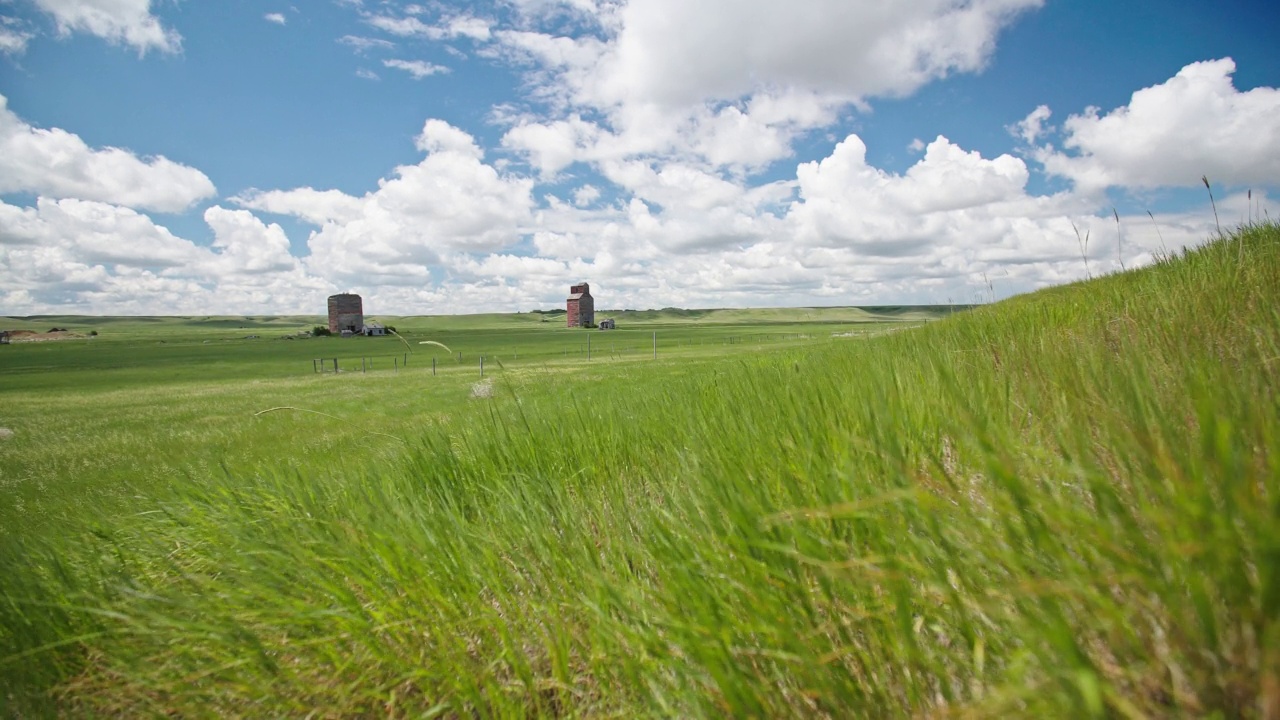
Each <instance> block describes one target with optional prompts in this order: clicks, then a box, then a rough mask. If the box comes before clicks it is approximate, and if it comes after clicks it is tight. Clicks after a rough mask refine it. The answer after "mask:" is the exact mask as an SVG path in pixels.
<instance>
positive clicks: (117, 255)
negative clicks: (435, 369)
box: [0, 0, 1280, 315]
mask: <svg viewBox="0 0 1280 720" xmlns="http://www.w3.org/2000/svg"><path fill="white" fill-rule="evenodd" d="M1277 37H1280V11H1276V10H1275V9H1273V8H1270V7H1268V6H1267V5H1265V4H1264V3H1260V2H1257V3H1246V2H1222V3H1216V4H1209V3H1167V2H1151V1H1149V0H1141V1H1136V2H1125V3H1104V2H1099V1H1095V0H1079V1H1075V2H1065V1H1059V2H1053V1H1041V0H903V1H902V2H897V3H893V4H884V3H869V2H867V3H863V2H853V1H851V0H807V2H806V3H801V4H796V3H781V2H777V1H776V0H702V1H701V2H688V0H496V1H490V2H477V3H423V2H418V3H406V2H394V1H391V0H383V1H379V0H364V1H363V2H361V1H359V0H313V1H311V2H294V3H292V4H290V3H286V2H279V3H277V2H271V1H266V2H264V1H263V0H253V1H249V0H224V1H222V2H216V3H215V2H208V1H204V2H201V1H198V0H167V1H159V2H156V1H152V0H0V96H3V98H4V107H3V108H2V109H0V314H7V315H25V314H33V313H53V312H76V313H93V314H132V313H138V314H190V313H201V314H207V313H251V314H265V313H277V312H278V313H286V312H290V313H291V312H310V313H317V312H321V311H322V310H323V301H324V298H325V296H326V295H328V294H330V293H332V292H337V291H346V290H351V291H355V292H359V293H361V294H362V295H364V296H365V297H366V307H368V308H369V309H370V310H371V312H374V313H383V314H388V315H397V314H418V313H450V312H470V311H480V310H496V311H515V310H528V309H532V308H537V307H554V306H557V305H559V304H561V303H562V301H563V296H564V294H565V292H566V291H567V288H568V285H569V284H571V283H574V282H578V281H582V280H586V281H589V282H591V283H592V285H593V290H594V294H596V295H597V297H598V301H597V302H598V303H599V304H600V305H601V306H602V307H664V306H684V307H725V306H788V305H846V304H896V303H935V302H948V301H955V302H972V301H974V300H978V299H989V298H990V295H991V289H992V288H994V290H995V294H996V295H997V296H1006V295H1010V294H1013V293H1018V292H1025V291H1028V290H1032V289H1035V288H1038V287H1043V286H1046V285H1052V284H1057V283H1062V282H1068V281H1071V280H1074V279H1078V278H1080V277H1083V276H1084V274H1085V259H1083V258H1082V257H1081V250H1082V248H1081V246H1080V237H1079V236H1078V235H1077V230H1078V231H1079V233H1080V235H1081V236H1083V235H1084V234H1085V233H1088V234H1089V237H1090V245H1089V248H1088V258H1087V261H1088V264H1089V270H1090V271H1091V272H1093V273H1094V274H1096V273H1098V272H1107V271H1110V270H1114V269H1118V268H1119V266H1120V264H1121V263H1122V262H1123V263H1124V264H1125V266H1126V267H1132V266H1134V265H1140V264H1143V263H1145V262H1150V261H1151V260H1152V258H1153V256H1154V255H1155V254H1156V253H1158V252H1160V251H1162V250H1163V249H1170V248H1173V249H1176V248H1178V247H1181V246H1185V245H1194V244H1197V243H1200V242H1203V241H1204V239H1205V238H1206V237H1207V236H1208V235H1209V234H1210V233H1211V232H1212V231H1213V229H1214V224H1213V216H1212V211H1211V210H1210V209H1209V207H1208V197H1207V194H1206V193H1205V192H1204V188H1203V185H1202V184H1201V182H1200V178H1201V176H1202V175H1207V176H1209V178H1210V179H1211V180H1212V181H1213V183H1214V192H1215V196H1216V197H1217V199H1218V202H1219V209H1220V211H1222V214H1223V219H1224V221H1227V222H1238V221H1240V220H1242V219H1243V220H1248V219H1249V218H1251V217H1256V216H1258V215H1260V214H1264V213H1265V215H1267V216H1269V215H1270V214H1271V212H1273V211H1274V209H1275V208H1273V207H1272V206H1271V204H1270V203H1271V202H1272V200H1271V198H1273V197H1275V195H1276V193H1277V190H1278V189H1280V91H1277V90H1276V87H1277V84H1278V82H1280V52H1278V51H1277V50H1276V48H1275V46H1276V43H1275V38H1277ZM1113 208H1115V209H1116V210H1117V211H1118V213H1119V214H1120V216H1121V221H1122V222H1121V225H1120V227H1119V228H1117V227H1116V224H1115V220H1114V218H1113V215H1112V209H1113ZM1148 211H1150V212H1151V213H1152V214H1153V215H1154V216H1155V217H1154V222H1153V218H1151V217H1149V216H1148V214H1147V213H1148ZM1118 234H1119V235H1120V237H1122V238H1123V240H1122V242H1119V243H1118V242H1117V235H1118Z"/></svg>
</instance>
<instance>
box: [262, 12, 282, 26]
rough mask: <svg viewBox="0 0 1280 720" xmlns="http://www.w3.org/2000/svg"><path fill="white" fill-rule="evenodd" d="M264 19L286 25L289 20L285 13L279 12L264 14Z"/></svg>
mask: <svg viewBox="0 0 1280 720" xmlns="http://www.w3.org/2000/svg"><path fill="white" fill-rule="evenodd" d="M262 19H263V20H266V21H267V22H272V23H275V24H277V25H284V24H285V23H287V22H288V20H286V19H285V16H284V13H278V12H274V13H267V14H266V15H263V16H262Z"/></svg>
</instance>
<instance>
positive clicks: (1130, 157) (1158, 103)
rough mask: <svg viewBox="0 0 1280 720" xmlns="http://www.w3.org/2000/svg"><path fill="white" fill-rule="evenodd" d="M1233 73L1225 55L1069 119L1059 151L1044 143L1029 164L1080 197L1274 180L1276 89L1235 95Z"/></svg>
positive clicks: (1279, 171)
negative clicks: (1120, 102)
mask: <svg viewBox="0 0 1280 720" xmlns="http://www.w3.org/2000/svg"><path fill="white" fill-rule="evenodd" d="M1235 69H1236V66H1235V63H1234V62H1233V61H1232V60H1231V59H1230V58H1227V59H1222V60H1211V61H1206V62H1197V63H1192V64H1190V65H1187V66H1186V67H1184V68H1182V70H1181V71H1179V72H1178V74H1177V75H1175V76H1174V77H1173V78H1171V79H1169V80H1168V81H1166V82H1164V83H1161V84H1159V85H1155V86H1153V87H1149V88H1144V89H1142V90H1139V91H1137V92H1135V93H1133V96H1132V97H1131V98H1130V100H1129V104H1128V105H1125V106H1122V107H1119V108H1116V109H1114V110H1112V111H1110V112H1107V113H1102V112H1101V111H1100V110H1099V109H1098V108H1088V109H1086V110H1085V112H1084V113H1082V114H1079V115H1071V116H1070V117H1068V118H1067V119H1066V121H1065V122H1064V123H1063V128H1062V132H1063V135H1064V139H1063V141H1062V145H1063V148H1064V149H1062V150H1058V149H1056V148H1054V147H1053V146H1051V145H1046V146H1044V147H1042V148H1040V149H1039V151H1038V154H1037V159H1038V160H1040V161H1041V162H1043V163H1044V167H1045V170H1046V171H1047V172H1049V173H1050V174H1053V175H1058V176H1062V177H1065V178H1069V179H1070V180H1072V181H1073V182H1074V183H1075V184H1076V186H1077V187H1078V188H1080V189H1081V190H1082V191H1084V192H1092V191H1097V190H1101V189H1103V188H1107V187H1114V186H1123V187H1132V188H1154V187H1164V186H1175V187H1176V186H1192V185H1197V184H1199V182H1200V178H1201V177H1202V176H1205V175H1207V176H1208V177H1210V178H1211V179H1213V180H1214V181H1215V182H1221V183H1225V184H1228V185H1245V184H1250V183H1259V184H1265V183H1274V182H1275V181H1276V179H1277V178H1280V90H1278V89H1276V88H1270V87H1259V88H1254V89H1253V90H1249V91H1247V92H1240V91H1239V90H1237V89H1236V88H1235V86H1234V85H1233V84H1232V82H1231V75H1232V73H1234V72H1235ZM1038 112H1040V111H1039V110H1037V113H1038ZM1043 114H1044V115H1045V116H1047V115H1048V111H1047V109H1046V110H1045V111H1044V113H1043ZM1034 115H1035V113H1033V116H1034ZM1024 122H1026V121H1024ZM1028 134H1030V133H1028ZM1032 137H1034V135H1032Z"/></svg>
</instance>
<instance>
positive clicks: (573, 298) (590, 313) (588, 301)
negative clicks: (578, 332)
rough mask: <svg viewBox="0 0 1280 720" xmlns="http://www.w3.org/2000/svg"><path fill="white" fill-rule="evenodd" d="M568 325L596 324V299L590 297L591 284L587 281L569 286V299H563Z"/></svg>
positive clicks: (589, 325) (588, 325) (585, 325)
mask: <svg viewBox="0 0 1280 720" xmlns="http://www.w3.org/2000/svg"><path fill="white" fill-rule="evenodd" d="M565 310H566V311H567V313H568V317H567V322H568V324H569V327H592V326H594V325H595V324H596V301H595V299H594V298H592V297H591V286H590V285H589V284H587V283H582V284H581V285H573V286H571V287H570V288H569V299H568V300H566V301H565Z"/></svg>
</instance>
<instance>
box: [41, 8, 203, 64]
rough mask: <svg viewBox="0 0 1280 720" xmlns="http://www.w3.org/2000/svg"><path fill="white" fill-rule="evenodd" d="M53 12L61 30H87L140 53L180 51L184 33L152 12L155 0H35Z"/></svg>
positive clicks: (62, 31)
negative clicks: (169, 26)
mask: <svg viewBox="0 0 1280 720" xmlns="http://www.w3.org/2000/svg"><path fill="white" fill-rule="evenodd" d="M34 2H35V4H36V6H37V7H39V8H40V9H41V10H43V11H44V12H46V13H48V14H49V15H51V16H52V17H53V19H54V22H55V23H56V24H57V26H58V32H59V33H61V34H63V35H69V34H71V33H73V32H83V33H88V34H90V35H96V36H98V37H100V38H103V39H104V40H106V41H108V42H111V43H115V44H122V45H128V46H130V47H133V48H135V49H136V50H137V51H138V53H139V54H145V53H146V52H147V51H148V50H159V51H161V52H177V51H178V50H180V49H181V48H182V36H180V35H179V34H178V33H177V31H175V30H173V29H171V28H166V27H165V26H164V25H163V24H162V23H161V22H160V19H159V18H157V17H156V16H155V15H153V14H152V12H151V0H34Z"/></svg>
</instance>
